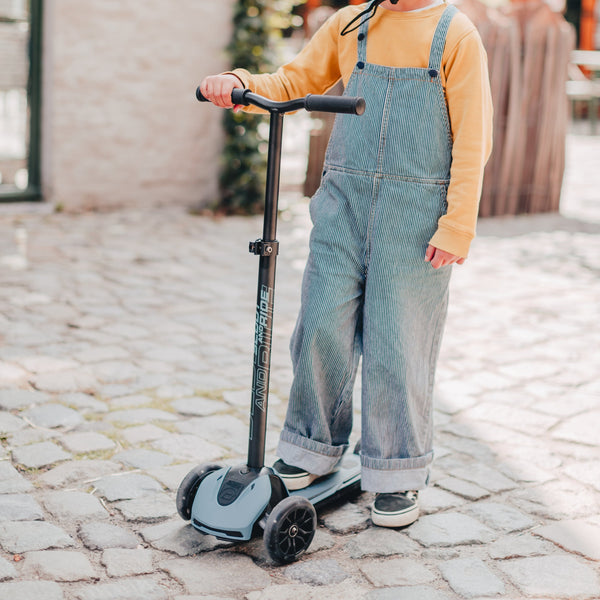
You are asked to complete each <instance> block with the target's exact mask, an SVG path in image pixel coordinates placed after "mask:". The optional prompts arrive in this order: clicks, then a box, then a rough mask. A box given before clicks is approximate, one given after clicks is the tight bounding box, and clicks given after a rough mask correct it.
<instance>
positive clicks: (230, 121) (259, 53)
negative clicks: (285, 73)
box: [218, 0, 305, 214]
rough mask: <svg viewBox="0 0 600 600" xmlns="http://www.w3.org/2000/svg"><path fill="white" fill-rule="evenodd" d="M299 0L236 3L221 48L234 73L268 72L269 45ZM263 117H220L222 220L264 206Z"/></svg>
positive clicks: (271, 46) (271, 47)
mask: <svg viewBox="0 0 600 600" xmlns="http://www.w3.org/2000/svg"><path fill="white" fill-rule="evenodd" d="M304 1H305V0H237V2H236V4H235V7H234V12H233V36H232V39H231V42H230V44H229V46H228V48H227V52H228V57H229V59H230V62H231V64H232V66H233V67H234V68H242V69H246V70H248V71H250V72H251V73H265V72H270V71H272V70H273V65H274V63H275V62H276V59H275V43H274V42H275V40H276V39H277V37H278V36H279V33H280V31H281V30H282V29H283V28H286V27H289V26H290V25H291V24H292V17H293V15H292V8H293V7H294V6H295V5H298V4H302V3H303V2H304ZM265 120H266V117H265V116H260V115H250V114H247V113H234V112H233V111H226V112H225V117H224V129H225V148H224V150H223V157H222V159H223V160H222V168H221V175H220V187H221V201H220V204H219V207H218V209H219V210H220V211H222V212H224V213H227V214H253V213H257V212H261V211H262V209H263V206H264V189H265V177H266V165H267V154H266V151H267V139H266V137H265V136H266V135H267V133H268V128H266V127H265V126H263V127H259V126H260V124H261V123H264V122H265Z"/></svg>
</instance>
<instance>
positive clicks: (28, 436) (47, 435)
mask: <svg viewBox="0 0 600 600" xmlns="http://www.w3.org/2000/svg"><path fill="white" fill-rule="evenodd" d="M59 435H60V433H59V432H58V431H56V430H54V431H51V430H49V429H33V428H27V429H20V430H19V431H14V432H13V433H11V434H9V436H8V438H7V441H8V445H9V447H10V448H11V449H14V448H19V447H21V446H29V445H31V444H37V443H39V442H46V441H48V440H55V439H56V438H58V437H59Z"/></svg>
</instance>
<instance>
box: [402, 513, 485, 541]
mask: <svg viewBox="0 0 600 600" xmlns="http://www.w3.org/2000/svg"><path fill="white" fill-rule="evenodd" d="M408 535H409V536H410V537H411V538H412V539H413V540H416V541H417V542H419V543H421V544H423V546H426V547H428V546H459V545H464V544H485V543H487V542H491V541H493V540H494V539H495V538H496V534H495V533H494V532H493V531H492V530H491V529H490V528H489V527H486V526H485V525H483V524H482V523H480V522H479V521H477V520H476V519H473V518H472V517H469V516H467V515H461V514H458V513H441V514H435V515H426V516H424V517H421V518H420V519H419V520H418V521H417V522H416V523H414V524H413V525H412V526H411V527H410V528H409V529H408Z"/></svg>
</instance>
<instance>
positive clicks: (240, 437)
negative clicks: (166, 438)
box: [177, 415, 248, 458]
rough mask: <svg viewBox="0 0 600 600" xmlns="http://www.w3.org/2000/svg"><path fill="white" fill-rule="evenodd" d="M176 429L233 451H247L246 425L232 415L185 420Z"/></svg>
mask: <svg viewBox="0 0 600 600" xmlns="http://www.w3.org/2000/svg"><path fill="white" fill-rule="evenodd" d="M177 429H178V430H179V432H180V433H188V434H192V435H195V436H197V437H199V438H201V439H205V440H208V441H209V442H212V443H213V444H217V445H219V446H225V447H226V448H229V449H231V450H234V451H239V452H244V453H245V452H246V451H247V450H248V423H247V422H244V421H242V420H240V419H238V418H237V417H234V416H233V415H213V416H210V417H198V418H193V419H186V420H184V421H181V422H180V423H178V424H177ZM188 458H189V457H188Z"/></svg>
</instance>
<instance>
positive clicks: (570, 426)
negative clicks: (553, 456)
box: [552, 410, 600, 446]
mask: <svg viewBox="0 0 600 600" xmlns="http://www.w3.org/2000/svg"><path fill="white" fill-rule="evenodd" d="M598 431H600V410H588V411H587V412H585V413H583V414H580V415H577V416H575V417H571V418H570V419H567V420H565V421H563V422H562V423H561V424H560V425H558V427H555V428H554V429H553V430H552V437H553V438H554V439H558V440H567V441H570V442H575V443H577V444H589V445H590V446H597V445H598Z"/></svg>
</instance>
